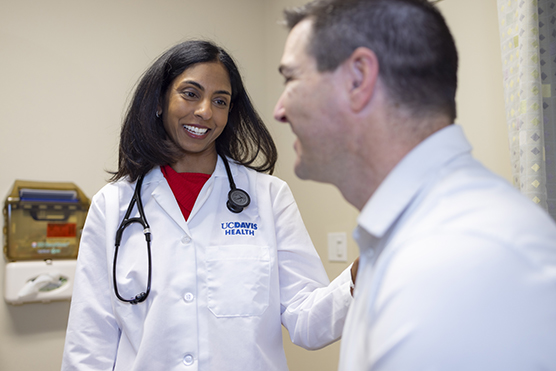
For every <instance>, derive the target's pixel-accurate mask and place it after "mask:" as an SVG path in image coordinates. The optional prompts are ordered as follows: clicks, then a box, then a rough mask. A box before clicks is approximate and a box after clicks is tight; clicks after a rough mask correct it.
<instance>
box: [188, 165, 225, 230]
mask: <svg viewBox="0 0 556 371" xmlns="http://www.w3.org/2000/svg"><path fill="white" fill-rule="evenodd" d="M221 176H227V175H226V169H225V168H224V163H223V162H222V159H221V158H220V156H218V157H217V160H216V167H215V168H214V172H213V174H212V176H211V177H210V178H209V180H207V182H206V183H205V185H204V186H203V188H202V189H201V192H200V193H199V196H197V200H195V204H194V205H193V210H191V214H190V215H189V220H191V219H193V218H194V217H195V214H197V213H198V212H199V210H200V209H201V207H203V205H204V204H205V202H206V201H207V200H208V198H209V196H210V194H211V193H212V190H213V189H214V182H215V179H216V178H217V177H221Z"/></svg>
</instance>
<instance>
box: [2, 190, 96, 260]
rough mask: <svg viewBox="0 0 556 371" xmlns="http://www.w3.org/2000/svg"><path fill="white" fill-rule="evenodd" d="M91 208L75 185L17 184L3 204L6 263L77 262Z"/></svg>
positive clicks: (87, 200)
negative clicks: (80, 243)
mask: <svg viewBox="0 0 556 371" xmlns="http://www.w3.org/2000/svg"><path fill="white" fill-rule="evenodd" d="M89 204H90V202H89V199H88V198H87V197H86V196H85V194H84V193H83V192H82V191H81V190H80V189H79V188H78V187H77V186H76V185H75V184H73V183H51V182H31V181H22V180H16V181H15V183H14V185H13V187H12V189H11V191H10V193H9V194H8V196H7V197H6V200H5V202H4V256H5V257H6V260H8V261H23V260H46V259H52V260H54V259H75V258H77V251H78V248H79V238H80V237H81V231H82V230H83V225H84V224H85V217H86V216H87V210H88V209H89Z"/></svg>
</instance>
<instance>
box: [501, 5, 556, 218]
mask: <svg viewBox="0 0 556 371" xmlns="http://www.w3.org/2000/svg"><path fill="white" fill-rule="evenodd" d="M498 16H499V23H500V41H501V50H502V63H503V79H504V95H505V103H506V105H505V106H506V122H507V126H508V134H509V141H510V152H511V161H512V178H513V184H514V186H515V187H517V188H518V189H519V190H520V191H521V192H522V193H523V194H524V195H525V196H527V197H528V198H530V199H531V200H532V201H533V202H535V203H537V204H538V205H539V206H541V207H542V208H544V209H545V210H547V211H548V212H549V213H550V214H551V215H552V217H553V218H555V219H556V0H498Z"/></svg>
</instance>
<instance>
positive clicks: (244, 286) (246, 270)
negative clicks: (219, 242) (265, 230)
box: [207, 245, 270, 317]
mask: <svg viewBox="0 0 556 371" xmlns="http://www.w3.org/2000/svg"><path fill="white" fill-rule="evenodd" d="M207 285H208V294H207V303H208V308H209V310H210V311H211V312H212V313H213V314H214V315H215V316H216V317H241V316H259V315H261V314H263V313H264V311H265V310H266V308H267V307H268V302H269V285H270V248H269V247H268V246H246V245H232V246H230V245H228V246H218V247H209V248H207Z"/></svg>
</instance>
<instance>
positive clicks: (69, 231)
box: [46, 223, 76, 238]
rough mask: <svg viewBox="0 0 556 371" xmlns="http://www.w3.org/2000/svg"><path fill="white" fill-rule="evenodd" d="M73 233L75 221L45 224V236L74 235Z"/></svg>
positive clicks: (74, 232)
mask: <svg viewBox="0 0 556 371" xmlns="http://www.w3.org/2000/svg"><path fill="white" fill-rule="evenodd" d="M75 235H76V224H75V223H64V224H60V223H48V225H47V226H46V238H55V237H75Z"/></svg>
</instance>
